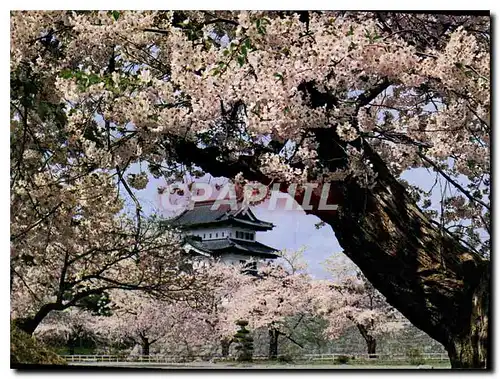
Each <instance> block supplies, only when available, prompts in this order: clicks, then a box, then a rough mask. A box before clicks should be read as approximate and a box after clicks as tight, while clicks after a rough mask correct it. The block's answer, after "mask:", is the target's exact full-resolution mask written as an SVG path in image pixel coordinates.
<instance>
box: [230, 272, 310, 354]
mask: <svg viewBox="0 0 500 379" xmlns="http://www.w3.org/2000/svg"><path fill="white" fill-rule="evenodd" d="M309 287H310V277H309V276H308V275H307V274H304V273H292V272H291V271H287V270H285V268H284V267H283V266H281V265H278V264H275V263H272V264H269V265H267V266H264V267H262V268H261V269H260V270H259V272H258V276H257V277H256V278H254V279H253V280H252V281H251V282H249V283H248V284H247V285H245V286H242V287H241V288H240V289H239V290H238V291H236V292H235V293H234V294H233V297H232V300H231V301H230V302H229V303H228V305H227V307H226V312H227V318H228V320H230V324H234V322H236V321H238V320H245V321H248V322H249V327H250V329H251V330H255V329H258V328H262V327H265V328H267V329H268V331H269V358H270V359H276V358H277V356H278V338H279V336H280V335H283V336H285V337H286V338H288V339H289V340H291V341H292V342H294V343H296V344H298V345H299V346H300V343H298V342H297V341H295V340H294V339H293V338H292V336H291V335H290V333H288V331H287V328H286V325H285V321H286V319H287V317H290V316H294V315H300V314H302V313H304V314H305V313H307V312H308V311H309V305H310V302H311V300H310V297H311V296H312V292H311V291H310V290H309Z"/></svg>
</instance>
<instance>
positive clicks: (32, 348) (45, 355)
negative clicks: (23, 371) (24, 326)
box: [10, 323, 66, 367]
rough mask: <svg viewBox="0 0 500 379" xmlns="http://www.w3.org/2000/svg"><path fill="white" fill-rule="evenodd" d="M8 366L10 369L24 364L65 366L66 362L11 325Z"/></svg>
mask: <svg viewBox="0 0 500 379" xmlns="http://www.w3.org/2000/svg"><path fill="white" fill-rule="evenodd" d="M10 364H11V366H12V367H18V366H19V365H25V364H40V365H66V361H65V360H64V359H63V358H61V357H60V356H59V355H57V354H56V353H55V352H54V351H52V350H50V349H49V348H48V347H46V346H44V345H43V344H42V343H40V342H39V341H37V340H36V339H35V338H34V337H32V336H30V335H28V334H26V333H25V332H23V331H22V330H20V329H19V328H17V327H16V326H15V325H14V324H13V323H11V327H10Z"/></svg>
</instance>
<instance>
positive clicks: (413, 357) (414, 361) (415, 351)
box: [406, 347, 425, 366]
mask: <svg viewBox="0 0 500 379" xmlns="http://www.w3.org/2000/svg"><path fill="white" fill-rule="evenodd" d="M406 356H407V357H408V361H409V362H410V364H411V365H415V366H418V365H423V364H424V363H425V359H424V356H423V355H422V352H421V351H420V349H419V348H417V347H415V348H409V349H408V350H406Z"/></svg>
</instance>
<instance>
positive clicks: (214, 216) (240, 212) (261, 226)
mask: <svg viewBox="0 0 500 379" xmlns="http://www.w3.org/2000/svg"><path fill="white" fill-rule="evenodd" d="M213 205H214V201H210V202H199V203H196V204H195V205H194V208H193V209H187V210H185V211H184V212H182V213H181V214H180V215H179V216H177V217H175V218H174V219H173V220H171V221H170V222H169V223H170V224H171V225H173V226H179V227H183V228H188V229H189V228H192V227H195V226H200V225H206V226H208V225H210V224H240V225H244V226H246V227H248V228H253V229H256V230H271V229H272V228H274V225H273V224H272V223H270V222H265V221H261V220H259V219H257V217H255V215H254V214H253V212H252V211H251V210H250V208H243V207H242V206H241V204H238V209H236V210H233V209H231V207H230V205H229V204H221V205H219V206H218V207H217V206H215V207H213ZM212 207H213V209H212Z"/></svg>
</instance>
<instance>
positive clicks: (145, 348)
mask: <svg viewBox="0 0 500 379" xmlns="http://www.w3.org/2000/svg"><path fill="white" fill-rule="evenodd" d="M150 346H151V342H150V341H149V339H148V338H147V337H143V336H141V348H142V355H146V356H147V355H149V348H150Z"/></svg>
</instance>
